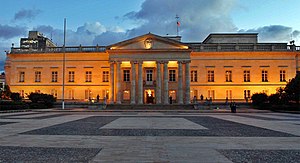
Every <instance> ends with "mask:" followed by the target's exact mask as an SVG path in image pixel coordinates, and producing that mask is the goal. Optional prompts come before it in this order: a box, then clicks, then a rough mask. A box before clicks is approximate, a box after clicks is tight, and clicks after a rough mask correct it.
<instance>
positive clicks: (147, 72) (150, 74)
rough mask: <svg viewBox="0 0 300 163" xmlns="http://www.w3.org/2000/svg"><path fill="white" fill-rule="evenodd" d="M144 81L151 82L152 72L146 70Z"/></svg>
mask: <svg viewBox="0 0 300 163" xmlns="http://www.w3.org/2000/svg"><path fill="white" fill-rule="evenodd" d="M146 81H153V70H146Z"/></svg>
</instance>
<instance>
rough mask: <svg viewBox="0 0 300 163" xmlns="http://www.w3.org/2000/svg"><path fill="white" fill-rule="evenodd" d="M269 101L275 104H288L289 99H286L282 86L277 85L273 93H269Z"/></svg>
mask: <svg viewBox="0 0 300 163" xmlns="http://www.w3.org/2000/svg"><path fill="white" fill-rule="evenodd" d="M269 103H270V104H276V105H278V104H279V105H282V104H288V103H289V99H288V96H287V93H286V92H285V90H284V88H282V87H279V88H278V89H277V90H276V93H275V94H271V95H270V96H269Z"/></svg>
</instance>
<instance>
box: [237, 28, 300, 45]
mask: <svg viewBox="0 0 300 163" xmlns="http://www.w3.org/2000/svg"><path fill="white" fill-rule="evenodd" d="M239 32H252V33H258V37H259V41H262V42H283V41H284V42H288V41H291V38H293V39H299V36H300V31H298V30H293V29H292V28H291V27H287V26H283V25H270V26H263V27H259V28H255V29H248V30H243V29H242V30H239Z"/></svg>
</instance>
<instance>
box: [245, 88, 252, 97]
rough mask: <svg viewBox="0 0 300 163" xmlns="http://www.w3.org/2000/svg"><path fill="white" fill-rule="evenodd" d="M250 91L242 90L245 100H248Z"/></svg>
mask: <svg viewBox="0 0 300 163" xmlns="http://www.w3.org/2000/svg"><path fill="white" fill-rule="evenodd" d="M250 97H251V96H250V90H244V98H245V99H250Z"/></svg>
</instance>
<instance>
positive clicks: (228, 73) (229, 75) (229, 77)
mask: <svg viewBox="0 0 300 163" xmlns="http://www.w3.org/2000/svg"><path fill="white" fill-rule="evenodd" d="M225 81H226V82H232V70H226V71H225Z"/></svg>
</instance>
